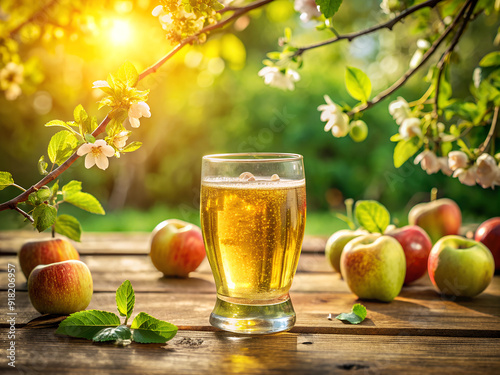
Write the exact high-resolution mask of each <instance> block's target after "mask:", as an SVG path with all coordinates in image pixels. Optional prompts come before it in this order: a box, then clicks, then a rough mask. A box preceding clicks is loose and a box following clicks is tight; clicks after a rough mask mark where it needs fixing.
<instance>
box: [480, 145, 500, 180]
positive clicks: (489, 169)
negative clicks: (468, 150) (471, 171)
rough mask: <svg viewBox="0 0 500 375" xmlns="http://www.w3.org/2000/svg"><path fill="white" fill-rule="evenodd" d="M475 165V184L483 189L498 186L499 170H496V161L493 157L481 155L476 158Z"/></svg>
mask: <svg viewBox="0 0 500 375" xmlns="http://www.w3.org/2000/svg"><path fill="white" fill-rule="evenodd" d="M476 164H477V169H476V182H477V183H478V184H479V185H481V186H482V187H483V188H485V189H486V188H489V187H495V185H498V178H499V176H500V168H498V166H497V163H496V160H495V158H494V157H493V156H491V155H490V154H487V153H483V154H481V155H480V156H479V157H478V158H477V160H476Z"/></svg>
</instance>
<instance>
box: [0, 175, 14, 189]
mask: <svg viewBox="0 0 500 375" xmlns="http://www.w3.org/2000/svg"><path fill="white" fill-rule="evenodd" d="M13 184H14V179H13V178H12V175H11V174H10V173H9V172H0V190H3V189H5V188H6V187H7V186H10V185H13Z"/></svg>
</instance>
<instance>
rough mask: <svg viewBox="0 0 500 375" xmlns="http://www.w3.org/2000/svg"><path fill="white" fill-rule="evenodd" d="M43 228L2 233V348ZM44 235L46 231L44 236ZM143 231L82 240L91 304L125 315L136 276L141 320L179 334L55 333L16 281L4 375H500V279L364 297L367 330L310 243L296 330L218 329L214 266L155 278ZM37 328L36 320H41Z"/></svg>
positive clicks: (423, 285)
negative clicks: (464, 296)
mask: <svg viewBox="0 0 500 375" xmlns="http://www.w3.org/2000/svg"><path fill="white" fill-rule="evenodd" d="M36 236H37V235H36V234H35V233H33V232H12V231H8V232H0V261H1V266H0V267H1V268H0V269H1V271H2V272H0V294H1V297H0V298H1V301H2V302H1V314H2V321H1V338H2V349H5V350H7V349H8V346H7V345H8V343H9V340H8V339H7V334H8V329H9V325H8V323H7V321H6V319H7V308H6V305H7V274H6V270H7V264H8V263H13V264H16V265H18V262H17V258H16V254H17V251H18V249H19V248H20V246H21V244H22V242H23V241H25V240H26V239H27V238H30V237H31V238H32V237H36ZM38 238H40V236H38ZM148 246H149V235H148V234H144V233H127V234H125V233H102V234H97V233H94V234H85V235H84V236H83V242H82V243H81V244H77V248H78V250H79V251H80V254H81V259H82V260H83V261H84V262H85V263H87V265H88V266H89V268H90V270H91V272H92V275H93V279H94V295H93V298H92V302H91V303H90V306H89V307H88V308H89V309H101V310H108V311H116V307H115V290H116V288H117V287H118V286H119V285H120V284H121V283H122V282H123V281H124V280H126V279H128V280H130V281H131V282H132V285H133V287H134V289H135V292H136V308H135V313H138V312H140V311H144V312H147V313H149V314H151V315H153V316H154V317H157V318H159V319H163V320H167V321H169V322H171V323H174V324H176V325H177V326H178V327H179V332H178V333H177V336H176V337H174V338H173V339H172V340H171V341H169V342H167V343H166V344H137V343H132V344H131V345H130V346H127V347H117V346H114V345H113V344H110V343H99V344H98V343H92V342H91V341H87V340H83V339H76V338H71V337H67V336H60V335H56V334H55V327H56V325H54V324H52V325H51V324H50V321H48V322H47V321H43V320H41V321H40V320H35V321H32V320H33V319H36V318H38V317H39V316H40V314H39V313H37V312H36V311H35V310H34V309H33V307H32V306H31V305H30V302H29V299H28V296H27V292H26V283H25V278H24V276H23V275H22V273H21V272H20V269H19V266H17V268H18V270H19V272H18V274H17V280H16V284H17V287H16V313H17V316H16V325H15V327H16V332H15V335H16V337H15V348H16V362H15V364H16V367H15V368H14V369H13V368H11V367H9V366H8V365H7V362H8V360H7V359H6V356H5V350H2V353H3V354H4V355H3V356H2V359H1V360H0V369H1V371H2V373H4V372H7V371H10V372H21V373H49V374H55V373H71V374H77V373H119V374H130V373H138V374H153V373H161V374H198V373H203V374H225V373H241V374H264V373H265V374H273V373H275V374H276V373H284V374H330V373H339V374H343V373H351V372H352V373H363V374H376V373H381V374H386V373H403V372H404V373H417V374H421V373H478V374H493V373H497V374H499V373H500V339H499V338H500V277H499V276H498V275H497V276H495V278H494V280H493V282H492V284H491V285H490V286H489V287H488V289H486V291H485V292H484V293H482V294H481V295H480V296H478V297H477V298H475V299H473V300H453V299H451V300H450V299H445V298H442V297H441V296H440V295H438V294H437V293H436V292H435V291H434V290H433V288H432V286H431V284H430V282H429V280H428V278H427V277H424V278H422V279H421V280H419V281H418V282H416V283H415V284H414V285H412V286H409V287H404V288H403V291H402V292H401V294H400V296H399V297H397V298H396V300H395V301H393V302H391V303H377V302H371V301H361V302H362V303H363V305H365V306H366V308H367V310H368V317H367V319H366V320H365V321H364V322H363V323H361V324H359V325H349V324H344V323H342V322H340V321H338V320H335V319H334V320H328V319H327V317H328V315H329V314H332V315H334V316H335V315H336V314H338V313H341V312H348V311H350V309H351V306H352V305H353V304H354V303H356V302H360V301H357V300H356V297H355V296H354V295H353V294H351V293H350V292H349V290H348V289H347V286H346V284H345V282H344V281H342V280H341V279H340V278H339V275H338V274H335V273H334V272H333V271H332V270H331V268H330V266H329V264H327V262H326V260H325V257H324V254H323V252H322V250H323V247H324V239H322V238H306V240H305V243H304V248H303V253H302V256H301V258H300V262H299V267H298V272H297V275H296V277H295V279H294V283H293V287H292V291H291V297H292V301H293V304H294V307H295V310H296V312H297V324H296V326H295V327H294V328H293V329H292V330H291V331H289V332H286V333H280V334H274V335H266V336H244V335H236V334H232V333H227V332H223V331H220V330H218V329H215V328H213V327H212V326H210V324H209V323H208V317H209V315H210V312H211V310H212V308H213V305H214V302H215V287H214V283H213V279H212V275H211V273H210V268H209V266H208V263H206V261H205V262H204V263H203V264H202V265H201V266H200V268H199V269H198V271H197V272H194V273H191V275H190V278H188V279H166V278H163V277H161V274H160V273H159V272H158V271H156V269H155V268H154V267H153V265H152V263H151V261H150V260H149V257H148V256H147V254H148ZM30 321H32V322H31V323H30Z"/></svg>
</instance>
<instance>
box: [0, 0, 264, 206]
mask: <svg viewBox="0 0 500 375" xmlns="http://www.w3.org/2000/svg"><path fill="white" fill-rule="evenodd" d="M272 1H274V0H259V1H255V2H253V3H250V4H248V5H246V6H243V7H241V8H232V9H231V10H232V11H234V13H233V14H232V15H231V16H230V17H228V18H226V19H224V20H222V21H220V22H218V23H216V24H214V25H210V26H207V27H205V28H204V29H203V30H201V31H200V32H199V33H197V34H195V35H193V36H190V37H189V38H186V39H184V40H183V41H182V42H181V43H179V44H178V45H177V46H175V47H174V48H173V49H172V50H171V51H170V52H169V53H168V54H166V55H165V56H164V57H163V58H161V59H160V60H158V61H157V62H156V63H155V64H153V65H152V66H150V67H149V68H147V69H146V70H144V71H143V72H142V73H141V74H139V78H138V81H141V80H143V79H144V78H146V77H147V76H149V75H150V74H152V73H155V72H156V71H157V70H158V69H160V67H161V66H162V65H163V64H165V63H166V62H167V61H168V60H169V59H170V58H172V57H173V56H175V54H176V53H177V52H179V51H180V50H181V49H182V48H183V47H184V46H186V45H188V44H191V43H193V42H194V41H195V40H196V39H197V38H198V36H200V35H201V34H205V33H208V32H210V31H213V30H216V29H220V28H222V27H224V26H225V25H227V24H228V23H230V22H232V21H234V20H235V19H237V18H239V17H240V16H242V15H243V14H245V13H248V12H250V11H251V10H254V9H257V8H259V7H262V6H264V5H266V4H268V3H270V2H272ZM53 2H56V0H54V1H53ZM51 4H52V3H51ZM34 17H35V15H34V16H32V17H31V18H34ZM31 18H30V19H31ZM18 27H22V25H20V26H18ZM110 120H111V118H110V117H109V113H108V115H106V117H105V118H104V119H103V120H102V121H101V123H100V124H99V126H98V127H97V128H96V129H95V130H94V131H93V132H92V135H93V136H94V137H96V136H98V135H99V134H101V133H103V132H104V131H105V130H106V125H108V123H109V121H110ZM79 157H80V156H78V154H77V153H76V152H75V153H73V155H71V156H70V157H69V158H68V159H67V160H66V161H65V162H64V163H63V164H61V165H60V166H59V167H57V168H56V169H54V170H53V171H51V172H50V173H49V174H48V175H46V176H45V177H44V178H42V179H41V180H40V181H38V182H37V183H36V184H35V185H33V186H31V187H30V188H29V189H27V190H25V191H24V192H23V193H21V194H19V195H18V196H16V197H14V198H12V199H11V200H9V201H7V202H5V203H2V204H0V211H4V210H8V209H12V210H16V211H19V210H20V209H18V207H17V205H18V204H19V203H21V202H24V201H26V200H27V199H28V197H29V195H30V194H31V193H32V192H34V191H36V190H38V189H40V188H41V187H42V186H44V185H47V184H48V183H50V182H51V181H53V180H55V179H56V178H57V177H58V176H59V175H60V174H61V173H63V172H64V171H65V170H66V169H68V168H69V167H70V166H71V165H72V164H73V163H74V162H75V161H76V160H77V159H78V158H79Z"/></svg>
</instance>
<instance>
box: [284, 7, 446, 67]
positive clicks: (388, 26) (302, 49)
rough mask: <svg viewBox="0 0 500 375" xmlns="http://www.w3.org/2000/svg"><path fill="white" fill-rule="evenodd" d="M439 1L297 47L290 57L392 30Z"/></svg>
mask: <svg viewBox="0 0 500 375" xmlns="http://www.w3.org/2000/svg"><path fill="white" fill-rule="evenodd" d="M441 1H443V0H427V1H424V2H423V3H420V4H417V5H415V6H413V7H410V8H408V9H406V10H404V11H403V12H401V13H400V14H398V15H397V16H396V17H394V18H393V19H391V20H389V21H387V22H384V23H381V24H378V25H375V26H372V27H369V28H368V29H365V30H361V31H358V32H354V33H349V34H343V35H338V36H336V37H334V38H331V39H327V40H324V41H322V42H319V43H315V44H311V45H309V46H304V47H299V48H298V49H297V51H296V52H295V53H294V54H293V55H292V57H295V56H300V55H302V54H303V53H304V52H305V51H308V50H310V49H314V48H318V47H323V46H326V45H328V44H333V43H336V42H338V41H340V40H347V41H349V42H351V41H352V40H354V39H356V38H359V37H360V36H363V35H368V34H371V33H374V32H375V31H378V30H381V29H389V30H392V28H393V27H394V25H396V24H397V23H398V22H399V21H401V20H403V19H405V18H406V17H408V16H409V15H410V14H412V13H415V12H417V11H419V10H420V9H423V8H434V7H435V6H436V5H437V4H439V3H440V2H441Z"/></svg>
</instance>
